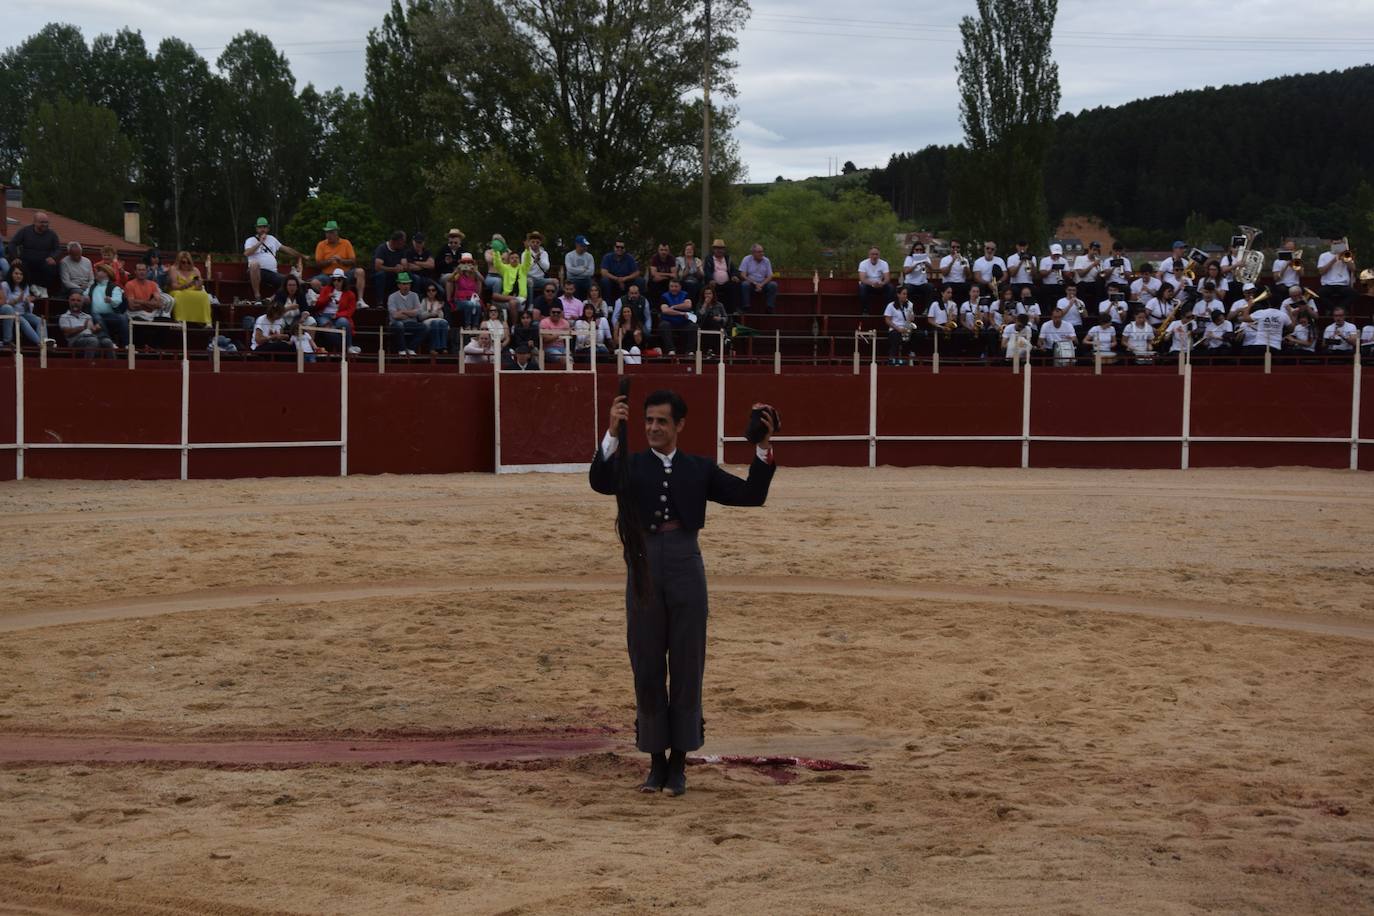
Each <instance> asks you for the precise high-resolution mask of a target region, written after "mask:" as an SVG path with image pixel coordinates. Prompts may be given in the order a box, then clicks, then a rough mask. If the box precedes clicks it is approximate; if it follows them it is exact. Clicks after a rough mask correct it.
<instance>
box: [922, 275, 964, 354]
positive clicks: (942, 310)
mask: <svg viewBox="0 0 1374 916" xmlns="http://www.w3.org/2000/svg"><path fill="white" fill-rule="evenodd" d="M958 319H959V303H957V302H955V301H954V290H953V288H952V287H950V286H949V285H948V284H946V285H945V286H941V287H940V298H939V300H938V301H936V302H932V303H931V304H930V305H928V306H926V327H925V332H926V334H928V335H929V336H931V337H934V336H935V335H936V334H938V333H940V332H941V331H943V332H945V339H946V340H948V339H949V331H950V326H949V322H950V321H951V320H953V321H955V322H957V321H958Z"/></svg>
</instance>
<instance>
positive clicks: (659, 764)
mask: <svg viewBox="0 0 1374 916" xmlns="http://www.w3.org/2000/svg"><path fill="white" fill-rule="evenodd" d="M650 761H651V762H650V764H649V775H648V776H645V777H644V784H643V785H641V786H640V787H639V791H641V792H658V791H660V790H661V789H662V788H663V786H664V785H665V784H666V783H667V782H668V758H667V757H664V756H663V754H661V753H659V754H651V755H650Z"/></svg>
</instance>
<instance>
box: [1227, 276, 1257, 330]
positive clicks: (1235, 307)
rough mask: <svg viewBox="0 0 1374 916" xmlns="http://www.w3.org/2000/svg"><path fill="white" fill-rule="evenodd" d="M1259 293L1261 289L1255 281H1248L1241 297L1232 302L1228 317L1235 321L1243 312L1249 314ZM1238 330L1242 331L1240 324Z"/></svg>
mask: <svg viewBox="0 0 1374 916" xmlns="http://www.w3.org/2000/svg"><path fill="white" fill-rule="evenodd" d="M1259 294H1260V289H1259V287H1258V286H1256V285H1255V284H1253V283H1246V284H1245V285H1244V286H1243V287H1241V292H1240V298H1239V299H1237V300H1236V301H1235V302H1233V303H1231V308H1230V310H1229V311H1228V312H1227V313H1226V317H1227V318H1229V319H1231V320H1233V321H1234V320H1236V319H1237V318H1238V317H1239V316H1240V315H1241V314H1242V313H1246V314H1248V313H1249V310H1250V308H1251V307H1252V306H1253V305H1254V303H1255V299H1256V298H1258V297H1259ZM1236 331H1237V332H1239V331H1240V326H1239V325H1237V326H1236Z"/></svg>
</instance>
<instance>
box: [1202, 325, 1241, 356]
mask: <svg viewBox="0 0 1374 916" xmlns="http://www.w3.org/2000/svg"><path fill="white" fill-rule="evenodd" d="M1233 330H1235V328H1234V327H1232V325H1231V322H1229V321H1227V320H1226V319H1224V318H1223V319H1222V321H1221V324H1217V323H1216V322H1215V321H1209V322H1207V323H1206V324H1205V325H1203V326H1202V342H1203V343H1204V344H1205V345H1206V347H1207V349H1209V350H1215V349H1217V348H1218V347H1224V346H1226V337H1225V335H1227V334H1230V333H1231V332H1232V331H1233Z"/></svg>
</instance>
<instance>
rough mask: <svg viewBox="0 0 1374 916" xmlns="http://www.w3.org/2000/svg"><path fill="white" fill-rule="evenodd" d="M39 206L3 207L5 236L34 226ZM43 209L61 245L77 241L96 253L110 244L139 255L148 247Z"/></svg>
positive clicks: (122, 251) (128, 254)
mask: <svg viewBox="0 0 1374 916" xmlns="http://www.w3.org/2000/svg"><path fill="white" fill-rule="evenodd" d="M40 209H42V208H41V207H16V206H13V205H11V206H9V207H8V208H7V210H6V216H7V217H8V218H7V219H6V220H5V222H6V223H8V225H6V226H5V227H4V229H3V231H4V236H5V239H6V240H7V241H8V240H9V239H10V237H11V236H13V235H14V233H15V232H17V231H18V230H19V229H20V227H22V226H31V225H33V215H34V213H37V212H38V211H39V210H40ZM44 212H45V213H47V214H48V228H50V229H52V230H53V231H54V232H56V233H57V237H58V238H59V239H61V240H62V244H63V245H65V244H67V243H68V242H80V243H81V247H82V248H83V249H89V250H93V251H97V252H98V251H100V249H101V248H103V247H105V246H106V245H113V246H114V247H115V250H116V251H118V252H119V253H120V254H121V255H126V256H139V255H142V254H143V252H145V251H147V250H148V246H147V245H136V244H134V243H132V242H126V241H124V239H123V238H122V237H120V236H118V235H115V234H114V233H113V232H106V231H105V230H104V229H97V228H96V227H95V226H88V225H86V224H85V223H78V222H77V221H76V220H74V219H67V217H65V216H63V215H62V214H61V213H54V212H53V211H52V210H45V211H44Z"/></svg>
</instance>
